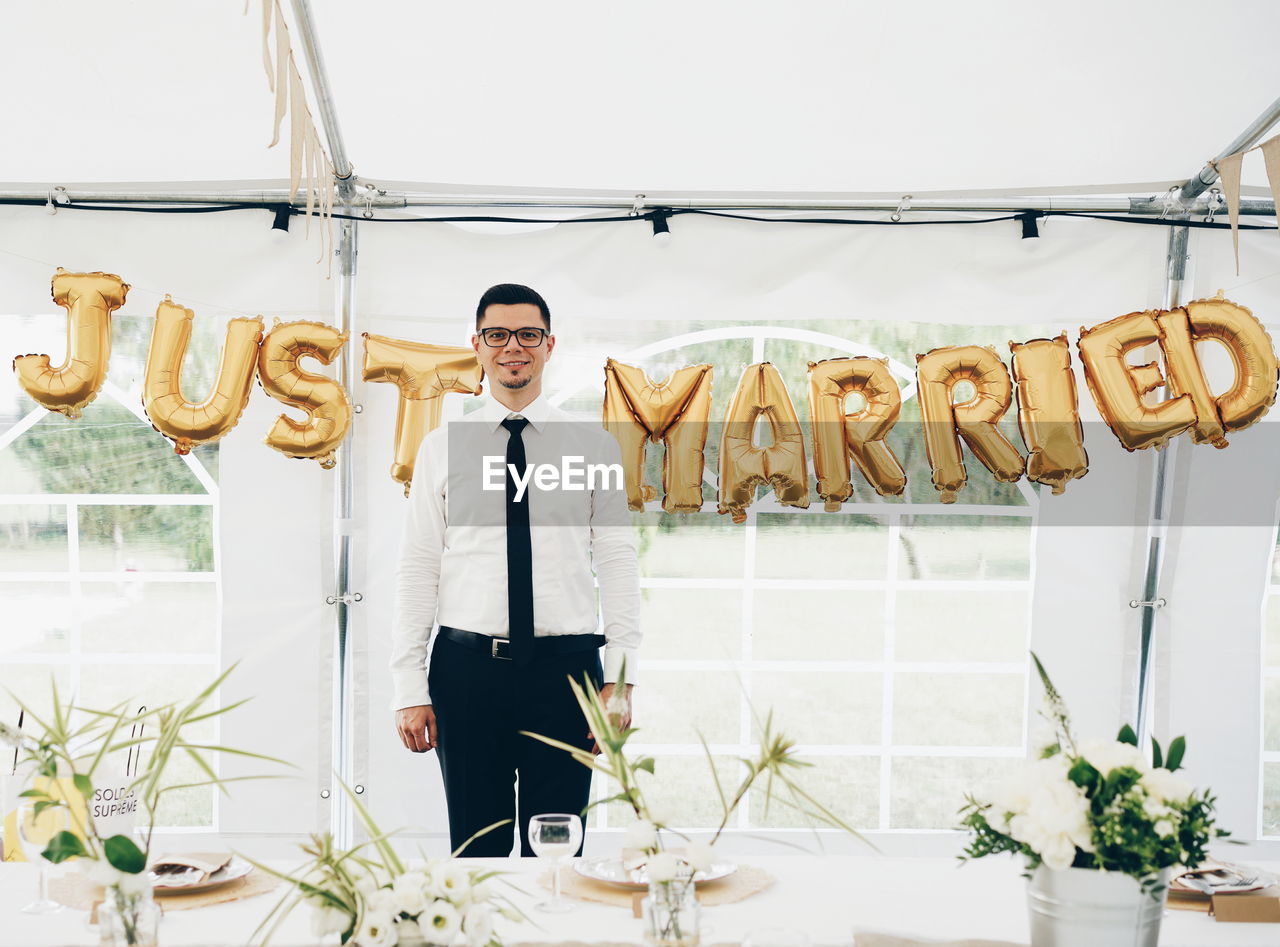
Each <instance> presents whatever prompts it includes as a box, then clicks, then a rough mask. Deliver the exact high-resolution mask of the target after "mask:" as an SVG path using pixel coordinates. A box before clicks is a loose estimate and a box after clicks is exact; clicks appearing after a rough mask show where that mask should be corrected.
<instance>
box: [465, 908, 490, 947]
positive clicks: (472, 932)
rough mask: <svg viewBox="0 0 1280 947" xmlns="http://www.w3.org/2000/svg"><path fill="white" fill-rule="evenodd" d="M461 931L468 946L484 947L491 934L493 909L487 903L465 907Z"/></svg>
mask: <svg viewBox="0 0 1280 947" xmlns="http://www.w3.org/2000/svg"><path fill="white" fill-rule="evenodd" d="M462 933H463V934H465V935H466V937H467V943H468V944H469V945H470V947H484V945H485V944H487V943H488V942H489V938H490V937H492V936H493V909H492V908H491V907H489V905H487V904H473V905H471V906H470V907H469V908H467V914H466V917H465V918H464V919H463V921H462Z"/></svg>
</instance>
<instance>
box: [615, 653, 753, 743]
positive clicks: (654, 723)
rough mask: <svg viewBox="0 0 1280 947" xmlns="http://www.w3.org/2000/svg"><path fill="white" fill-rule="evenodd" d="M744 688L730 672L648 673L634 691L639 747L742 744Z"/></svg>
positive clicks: (635, 722)
mask: <svg viewBox="0 0 1280 947" xmlns="http://www.w3.org/2000/svg"><path fill="white" fill-rule="evenodd" d="M741 695H742V689H741V687H740V686H739V684H738V679H737V676H736V675H734V674H733V672H731V671H710V672H708V671H645V674H644V680H643V681H642V682H641V686H639V687H637V688H636V691H635V714H634V719H633V720H632V725H633V726H635V727H638V728H640V732H639V733H638V734H636V736H635V737H633V740H634V742H637V743H691V744H697V742H698V732H699V731H701V733H702V735H703V736H704V737H705V738H706V740H707V742H708V743H737V742H738V739H739V734H740V731H741V726H740V724H739V718H740V708H741V706H742V696H741Z"/></svg>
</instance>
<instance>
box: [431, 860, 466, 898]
mask: <svg viewBox="0 0 1280 947" xmlns="http://www.w3.org/2000/svg"><path fill="white" fill-rule="evenodd" d="M431 882H432V884H433V886H434V887H435V891H436V897H439V898H445V899H447V900H449V901H452V902H454V903H457V902H459V901H465V900H466V899H467V898H468V897H469V896H470V895H471V873H470V872H468V871H467V869H466V868H464V867H462V865H460V864H458V862H457V861H455V860H453V859H449V860H448V861H442V862H440V864H438V865H437V866H436V867H435V868H434V869H433V870H432V872H431Z"/></svg>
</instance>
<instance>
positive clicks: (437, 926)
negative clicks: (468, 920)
mask: <svg viewBox="0 0 1280 947" xmlns="http://www.w3.org/2000/svg"><path fill="white" fill-rule="evenodd" d="M418 926H419V927H421V928H422V933H423V936H424V937H426V939H427V940H428V941H430V942H432V943H434V944H447V943H449V941H451V940H453V939H454V938H455V937H456V936H458V931H459V929H460V928H461V927H462V918H461V916H460V915H459V914H458V909H457V908H455V907H454V906H453V905H452V904H450V903H449V902H448V901H441V900H435V901H432V902H431V903H430V904H428V905H427V909H426V910H425V911H423V912H422V914H421V915H419V917H418Z"/></svg>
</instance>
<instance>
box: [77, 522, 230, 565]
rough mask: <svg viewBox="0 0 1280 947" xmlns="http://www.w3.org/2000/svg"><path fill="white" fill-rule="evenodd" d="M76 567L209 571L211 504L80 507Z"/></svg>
mask: <svg viewBox="0 0 1280 947" xmlns="http://www.w3.org/2000/svg"><path fill="white" fill-rule="evenodd" d="M80 568H82V569H84V570H85V571H87V572H209V571H212V569H213V507H211V506H82V507H80Z"/></svg>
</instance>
